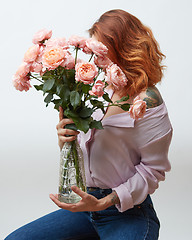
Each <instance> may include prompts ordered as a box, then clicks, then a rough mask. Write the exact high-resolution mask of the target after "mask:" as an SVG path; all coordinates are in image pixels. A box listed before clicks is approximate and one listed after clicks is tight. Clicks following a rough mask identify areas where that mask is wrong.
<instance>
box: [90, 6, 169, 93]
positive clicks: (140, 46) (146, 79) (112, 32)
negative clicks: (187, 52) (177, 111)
mask: <svg viewBox="0 0 192 240" xmlns="http://www.w3.org/2000/svg"><path fill="white" fill-rule="evenodd" d="M89 34H90V36H93V35H94V36H95V37H96V38H97V39H98V40H99V41H101V42H102V43H103V44H104V45H106V46H107V48H108V57H109V58H110V59H111V61H112V62H114V63H116V64H117V65H118V66H119V67H120V68H121V69H122V71H123V72H124V73H125V75H126V77H127V79H128V84H127V86H125V87H124V88H123V89H121V90H119V91H118V93H119V95H120V96H121V97H122V96H125V95H127V94H129V95H130V96H135V95H137V94H139V93H140V92H141V91H143V90H145V89H146V88H147V87H151V86H154V85H155V84H156V83H158V82H159V81H161V78H162V76H163V69H164V67H165V66H163V65H161V61H162V60H163V58H164V57H165V55H164V54H163V53H162V52H161V50H160V48H159V44H158V43H157V41H156V40H155V38H154V36H153V33H152V31H151V29H150V28H149V27H147V26H145V25H143V24H142V23H141V21H140V20H139V19H138V18H136V17H135V16H133V15H131V14H130V13H128V12H125V11H123V10H119V9H117V10H111V11H108V12H106V13H104V14H103V15H102V16H101V17H100V18H99V20H98V21H97V22H95V23H94V24H93V26H92V28H90V29H89Z"/></svg>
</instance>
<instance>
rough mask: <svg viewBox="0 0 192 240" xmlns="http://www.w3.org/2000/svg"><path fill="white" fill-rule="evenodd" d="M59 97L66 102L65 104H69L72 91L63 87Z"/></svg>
mask: <svg viewBox="0 0 192 240" xmlns="http://www.w3.org/2000/svg"><path fill="white" fill-rule="evenodd" d="M59 97H60V98H61V99H62V100H63V101H64V102H66V103H67V102H68V100H69V97H70V90H69V88H68V86H66V85H63V86H62V88H61V90H60V94H59Z"/></svg>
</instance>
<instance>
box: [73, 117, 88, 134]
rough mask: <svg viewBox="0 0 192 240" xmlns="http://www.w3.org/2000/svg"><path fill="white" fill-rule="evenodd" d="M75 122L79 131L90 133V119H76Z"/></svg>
mask: <svg viewBox="0 0 192 240" xmlns="http://www.w3.org/2000/svg"><path fill="white" fill-rule="evenodd" d="M73 121H74V123H75V125H76V126H77V128H78V129H79V130H81V131H83V132H84V133H87V132H88V131H89V123H90V118H86V119H82V118H76V119H73Z"/></svg>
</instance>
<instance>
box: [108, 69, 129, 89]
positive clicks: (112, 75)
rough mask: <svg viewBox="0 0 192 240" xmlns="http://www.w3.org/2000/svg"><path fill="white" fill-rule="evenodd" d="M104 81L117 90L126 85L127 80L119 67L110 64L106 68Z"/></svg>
mask: <svg viewBox="0 0 192 240" xmlns="http://www.w3.org/2000/svg"><path fill="white" fill-rule="evenodd" d="M106 82H107V83H109V84H112V85H113V86H114V87H115V89H117V90H119V89H120V88H122V87H124V86H126V85H127V82H128V80H127V78H126V76H125V74H124V73H123V71H122V70H121V69H120V67H118V66H117V64H112V65H110V66H109V67H108V68H107V69H106Z"/></svg>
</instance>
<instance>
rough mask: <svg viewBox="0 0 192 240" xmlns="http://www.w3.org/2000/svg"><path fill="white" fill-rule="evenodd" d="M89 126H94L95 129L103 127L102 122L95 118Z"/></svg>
mask: <svg viewBox="0 0 192 240" xmlns="http://www.w3.org/2000/svg"><path fill="white" fill-rule="evenodd" d="M90 128H91V129H93V128H96V129H103V126H102V123H101V121H96V120H93V121H92V122H91V124H90Z"/></svg>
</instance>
